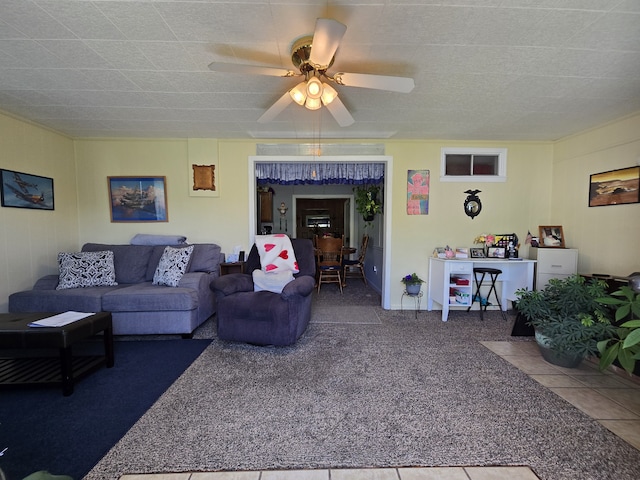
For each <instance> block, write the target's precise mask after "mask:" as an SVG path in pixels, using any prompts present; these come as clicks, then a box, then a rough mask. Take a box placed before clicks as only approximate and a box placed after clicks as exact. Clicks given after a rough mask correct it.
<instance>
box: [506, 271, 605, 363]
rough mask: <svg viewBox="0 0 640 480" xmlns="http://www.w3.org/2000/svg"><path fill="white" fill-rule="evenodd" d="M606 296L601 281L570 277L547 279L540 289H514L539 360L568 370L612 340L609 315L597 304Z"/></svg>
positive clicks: (602, 306) (601, 305) (517, 306)
mask: <svg viewBox="0 0 640 480" xmlns="http://www.w3.org/2000/svg"><path fill="white" fill-rule="evenodd" d="M606 293H607V284H606V283H605V282H604V281H602V280H597V279H592V280H586V279H585V278H584V277H582V276H580V275H571V276H569V277H566V278H561V279H558V278H554V279H551V280H549V284H548V285H547V287H546V288H544V289H543V290H533V291H532V290H527V289H520V290H517V291H516V297H517V298H518V301H517V303H516V308H517V310H518V311H519V312H520V313H522V315H524V316H525V317H526V318H527V320H528V323H529V324H530V325H532V326H533V327H534V329H535V336H536V341H537V343H538V346H539V347H540V352H541V353H542V356H543V358H544V359H545V360H547V361H548V362H549V363H553V364H555V365H560V366H563V367H570V368H571V367H577V366H578V365H579V364H580V362H582V360H583V359H584V358H585V357H586V356H589V355H596V354H597V353H598V342H600V341H602V340H606V339H610V338H612V337H613V334H614V332H615V327H614V326H613V325H612V324H611V320H610V313H609V311H608V309H607V307H606V306H605V305H603V304H602V303H600V302H599V301H598V299H599V298H602V297H604V296H606Z"/></svg>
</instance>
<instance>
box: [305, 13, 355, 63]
mask: <svg viewBox="0 0 640 480" xmlns="http://www.w3.org/2000/svg"><path fill="white" fill-rule="evenodd" d="M346 31H347V26H346V25H343V24H342V23H340V22H338V21H337V20H333V19H331V18H318V19H317V20H316V29H315V31H314V32H313V41H312V45H311V54H310V55H309V61H310V62H311V63H312V64H313V65H316V66H317V67H319V68H320V69H325V70H326V69H327V68H328V67H329V65H330V64H331V60H332V59H333V56H334V55H335V53H336V50H337V49H338V46H339V45H340V41H341V40H342V37H343V36H344V33H345V32H346Z"/></svg>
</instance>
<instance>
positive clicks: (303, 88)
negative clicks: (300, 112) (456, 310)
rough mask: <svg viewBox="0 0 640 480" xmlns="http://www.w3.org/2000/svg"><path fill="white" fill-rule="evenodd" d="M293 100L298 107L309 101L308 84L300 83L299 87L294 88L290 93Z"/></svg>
mask: <svg viewBox="0 0 640 480" xmlns="http://www.w3.org/2000/svg"><path fill="white" fill-rule="evenodd" d="M289 94H290V95H291V98H292V99H293V101H294V102H296V103H297V104H298V105H301V106H302V105H304V102H305V100H306V99H307V83H306V82H300V83H299V84H298V85H296V86H295V87H293V88H292V89H291V91H290V92H289Z"/></svg>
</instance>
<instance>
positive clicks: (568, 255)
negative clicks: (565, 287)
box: [529, 247, 578, 290]
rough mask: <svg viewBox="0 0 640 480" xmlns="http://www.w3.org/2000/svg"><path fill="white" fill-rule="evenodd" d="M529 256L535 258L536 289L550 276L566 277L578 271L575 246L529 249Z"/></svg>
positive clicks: (540, 287)
mask: <svg viewBox="0 0 640 480" xmlns="http://www.w3.org/2000/svg"><path fill="white" fill-rule="evenodd" d="M529 256H530V257H531V258H532V259H534V260H537V263H536V289H538V290H539V289H542V288H544V287H546V286H547V283H549V280H550V279H551V278H566V277H568V276H569V275H573V274H575V273H578V250H577V249H575V248H537V247H532V248H531V249H529Z"/></svg>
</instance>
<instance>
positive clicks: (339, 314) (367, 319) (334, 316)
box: [311, 305, 382, 325]
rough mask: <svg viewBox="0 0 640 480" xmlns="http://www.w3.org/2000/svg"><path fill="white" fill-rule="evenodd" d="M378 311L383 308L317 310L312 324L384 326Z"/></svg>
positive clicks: (329, 307) (338, 307) (344, 307)
mask: <svg viewBox="0 0 640 480" xmlns="http://www.w3.org/2000/svg"><path fill="white" fill-rule="evenodd" d="M378 310H382V307H372V306H368V305H336V306H325V307H323V308H316V309H314V310H313V312H312V314H311V323H338V324H347V323H352V324H356V323H359V324H374V325H375V324H377V325H380V324H382V320H380V316H379V315H378V312H377V311H378Z"/></svg>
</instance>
